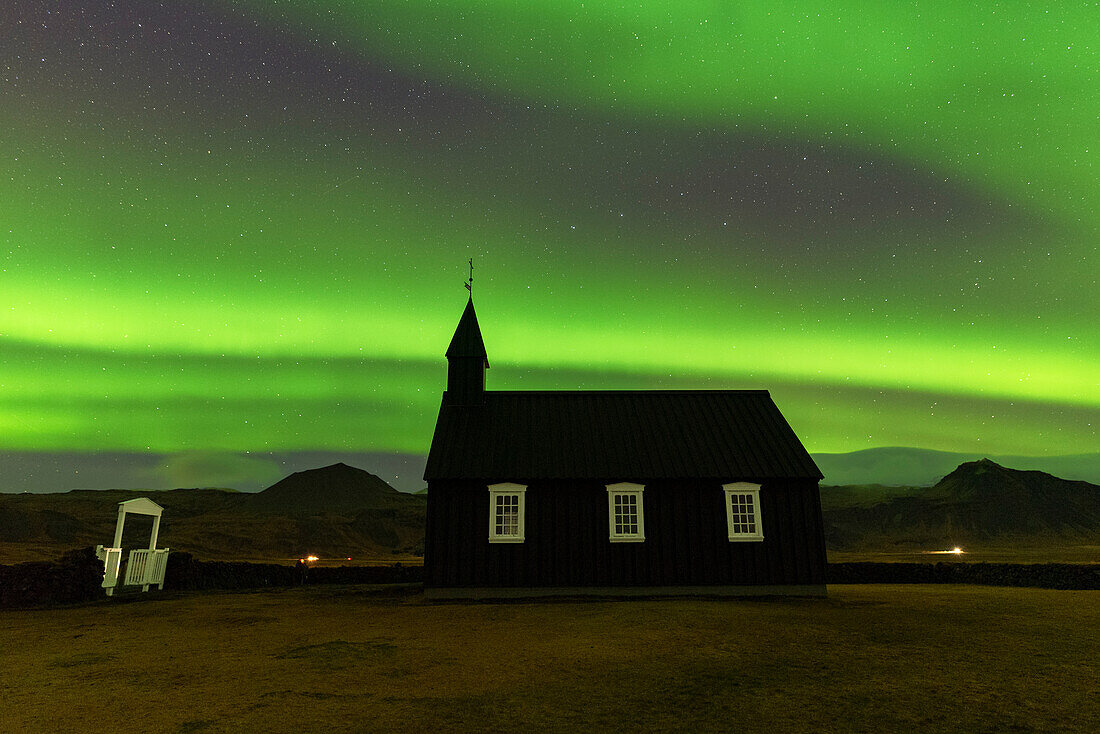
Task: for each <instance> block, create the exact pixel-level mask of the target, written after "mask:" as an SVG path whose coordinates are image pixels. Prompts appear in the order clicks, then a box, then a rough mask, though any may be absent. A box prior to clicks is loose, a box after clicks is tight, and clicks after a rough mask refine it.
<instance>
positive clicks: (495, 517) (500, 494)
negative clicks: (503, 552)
mask: <svg viewBox="0 0 1100 734" xmlns="http://www.w3.org/2000/svg"><path fill="white" fill-rule="evenodd" d="M526 491H527V487H525V486H523V485H522V484H513V483H512V482H502V483H501V484H490V485H489V542H490V543H522V542H523V521H524V506H523V504H524V503H523V497H524V493H525V492H526Z"/></svg>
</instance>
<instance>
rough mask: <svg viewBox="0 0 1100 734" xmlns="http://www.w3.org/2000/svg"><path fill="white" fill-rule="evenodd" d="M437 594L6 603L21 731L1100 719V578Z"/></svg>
mask: <svg viewBox="0 0 1100 734" xmlns="http://www.w3.org/2000/svg"><path fill="white" fill-rule="evenodd" d="M829 591H830V596H829V598H827V599H769V600H741V601H712V600H690V599H683V600H659V601H630V602H610V601H609V602H583V603H580V602H557V603H512V604H438V605H431V604H425V603H423V602H422V600H421V598H420V597H419V596H418V595H417V593H416V592H415V591H413V590H410V589H408V588H394V587H388V588H382V587H370V586H317V587H300V588H294V589H282V590H267V591H262V592H252V593H225V592H207V593H203V594H200V593H195V592H173V593H167V592H166V593H165V594H162V595H160V596H159V597H156V596H153V595H146V596H145V597H143V598H139V599H122V600H117V601H115V602H113V603H106V602H97V603H93V604H87V605H83V606H76V607H64V608H56V609H45V610H34V611H7V612H3V613H0V670H2V671H3V675H2V676H0V700H2V701H3V706H0V731H5V732H6V731H35V732H50V731H57V732H73V731H113V732H130V731H132V732H148V731H151V732H161V731H163V732H254V731H256V732H258V731H264V732H298V731H335V732H340V731H351V732H354V731H450V730H489V729H494V730H505V729H521V730H535V731H570V732H572V731H622V730H631V731H637V730H647V731H663V730H681V731H745V732H751V731H765V732H768V733H769V734H773V733H776V732H788V731H797V732H801V731H815V732H829V731H863V732H906V733H907V734H912V733H913V732H923V731H937V732H1020V731H1074V732H1096V731H1100V698H1098V697H1097V696H1096V681H1097V680H1100V663H1098V661H1100V634H1098V630H1100V591H1054V590H1042V589H1020V588H994V587H976V586H923V585H904V586H902V585H896V586H833V587H830V590H829Z"/></svg>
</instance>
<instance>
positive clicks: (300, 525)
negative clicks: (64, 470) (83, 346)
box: [0, 464, 426, 563]
mask: <svg viewBox="0 0 1100 734" xmlns="http://www.w3.org/2000/svg"><path fill="white" fill-rule="evenodd" d="M141 496H148V497H149V498H150V499H152V500H153V501H154V502H156V503H157V504H159V505H161V506H162V507H164V508H165V509H164V516H163V519H162V521H161V528H160V542H159V545H161V546H162V547H163V546H167V547H170V548H173V549H175V550H181V551H188V552H190V553H193V554H195V555H196V556H197V557H199V558H206V559H249V560H271V561H275V560H280V559H282V560H286V559H292V558H298V557H301V556H303V555H308V554H312V555H318V556H321V557H322V558H346V557H349V556H350V557H352V558H353V559H354V560H358V561H364V560H384V559H398V558H401V557H411V556H416V555H419V554H422V553H423V544H424V512H425V507H426V498H425V497H422V496H421V497H417V496H414V495H410V494H404V493H401V492H398V491H397V490H395V489H394V488H393V487H391V486H390V485H388V484H387V483H386V482H384V481H382V480H381V479H379V478H378V477H377V476H375V475H373V474H371V473H370V472H367V471H364V470H362V469H357V468H355V467H351V466H348V465H346V464H333V465H331V466H326V467H323V468H320V469H312V470H308V471H301V472H296V473H294V474H291V475H290V476H288V477H286V478H285V479H282V480H280V481H278V482H276V483H275V484H273V485H271V486H270V487H268V488H267V489H265V490H263V491H262V492H258V493H237V492H226V491H221V490H212V489H175V490H167V491H160V492H149V491H131V490H95V491H88V490H74V491H71V492H64V493H54V494H0V563H15V562H18V561H25V560H40V559H46V558H52V557H56V556H58V555H60V553H61V552H63V551H65V550H69V549H71V548H79V547H86V546H94V545H97V544H100V543H102V544H104V545H108V544H110V543H111V541H112V539H113V537H114V530H115V520H116V518H117V512H118V503H119V502H121V501H123V500H128V499H133V498H135V497H141ZM151 522H152V521H151V520H150V519H149V518H145V517H141V516H133V517H128V518H127V520H126V534H125V536H124V538H123V540H124V542H123V546H124V547H126V548H135V547H142V546H144V545H145V544H146V543H148V537H149V529H150V527H151Z"/></svg>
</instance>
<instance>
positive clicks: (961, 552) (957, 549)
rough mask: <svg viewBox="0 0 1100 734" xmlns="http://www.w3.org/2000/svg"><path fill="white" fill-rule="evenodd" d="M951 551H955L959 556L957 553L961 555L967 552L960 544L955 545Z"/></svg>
mask: <svg viewBox="0 0 1100 734" xmlns="http://www.w3.org/2000/svg"><path fill="white" fill-rule="evenodd" d="M951 552H952V553H954V554H955V555H956V556H957V555H961V554H963V553H965V552H966V551H964V550H963V549H962V548H960V547H959V546H955V547H954V548H952V549H951Z"/></svg>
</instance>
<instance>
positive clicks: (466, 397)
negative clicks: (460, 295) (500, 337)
mask: <svg viewBox="0 0 1100 734" xmlns="http://www.w3.org/2000/svg"><path fill="white" fill-rule="evenodd" d="M446 356H447V400H448V402H450V403H452V404H456V405H477V404H479V403H480V402H481V397H482V395H483V394H484V393H485V370H487V369H489V355H488V354H486V352H485V342H484V341H483V340H482V338H481V327H480V326H478V323H477V314H476V313H474V297H473V295H472V294H471V295H470V300H468V301H467V302H466V309H465V310H464V311H463V312H462V318H460V319H459V320H458V328H457V329H455V334H454V336H453V337H451V343H450V345H449V346H448V347H447V354H446Z"/></svg>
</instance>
